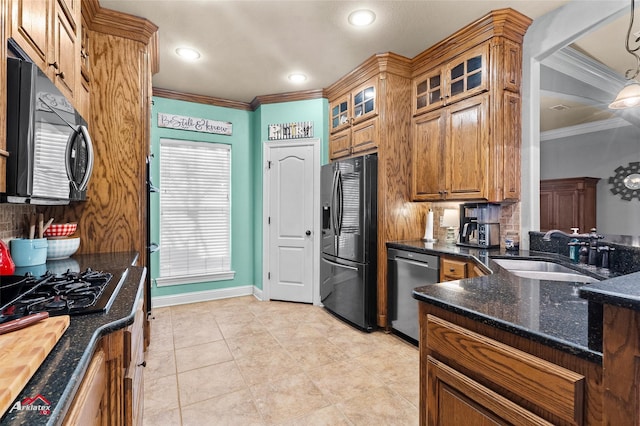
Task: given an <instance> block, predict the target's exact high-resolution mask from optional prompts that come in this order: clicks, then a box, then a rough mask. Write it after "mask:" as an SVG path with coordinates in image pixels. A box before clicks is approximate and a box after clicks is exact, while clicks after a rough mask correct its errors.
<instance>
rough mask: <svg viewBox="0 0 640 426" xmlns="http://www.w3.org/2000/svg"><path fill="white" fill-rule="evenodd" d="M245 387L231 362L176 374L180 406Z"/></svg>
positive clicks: (238, 372)
mask: <svg viewBox="0 0 640 426" xmlns="http://www.w3.org/2000/svg"><path fill="white" fill-rule="evenodd" d="M245 387H246V384H245V382H244V379H243V378H242V375H241V374H240V370H238V367H236V365H235V363H234V362H233V361H229V362H223V363H220V364H215V365H209V366H207V367H202V368H197V369H195V370H189V371H185V372H183V373H178V392H179V395H180V404H182V405H191V404H195V403H197V402H200V401H204V400H206V399H210V398H214V397H216V396H220V395H223V394H225V393H229V392H234V391H237V390H240V389H243V388H245Z"/></svg>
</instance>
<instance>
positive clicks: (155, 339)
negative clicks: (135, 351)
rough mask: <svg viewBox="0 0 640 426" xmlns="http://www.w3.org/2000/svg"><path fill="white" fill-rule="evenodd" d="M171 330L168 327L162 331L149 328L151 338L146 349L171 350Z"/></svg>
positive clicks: (150, 350)
mask: <svg viewBox="0 0 640 426" xmlns="http://www.w3.org/2000/svg"><path fill="white" fill-rule="evenodd" d="M173 347H174V346H173V330H171V329H169V330H166V331H163V332H162V333H160V332H157V331H154V330H153V328H152V329H151V339H150V341H149V347H148V348H147V351H149V352H155V351H160V352H163V351H172V350H173Z"/></svg>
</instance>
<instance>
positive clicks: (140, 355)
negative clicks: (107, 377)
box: [124, 299, 146, 425]
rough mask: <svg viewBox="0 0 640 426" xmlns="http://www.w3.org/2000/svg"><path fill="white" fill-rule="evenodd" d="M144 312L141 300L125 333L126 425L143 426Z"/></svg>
mask: <svg viewBox="0 0 640 426" xmlns="http://www.w3.org/2000/svg"><path fill="white" fill-rule="evenodd" d="M143 322H144V310H143V303H142V299H140V300H139V303H138V308H137V310H136V316H135V320H134V322H133V324H131V325H130V326H129V327H127V329H126V330H125V332H124V339H125V341H124V351H125V354H124V369H125V375H124V401H125V403H124V415H125V424H127V425H141V424H142V410H143V406H144V367H145V366H146V361H145V360H144V331H143Z"/></svg>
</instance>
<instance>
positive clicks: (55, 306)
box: [0, 269, 119, 323]
mask: <svg viewBox="0 0 640 426" xmlns="http://www.w3.org/2000/svg"><path fill="white" fill-rule="evenodd" d="M112 278H113V275H112V274H110V273H108V272H99V271H93V270H91V269H87V270H85V271H83V272H72V271H67V272H65V273H63V274H52V273H50V272H47V273H46V274H44V275H41V276H39V277H34V276H33V275H31V274H26V275H24V276H18V275H12V276H3V277H0V323H3V322H6V321H10V320H13V319H17V318H21V317H23V316H26V315H29V314H34V313H37V312H45V311H46V312H49V315H50V316H56V315H82V314H90V313H96V312H107V311H108V310H109V308H110V307H111V303H112V302H113V299H114V298H115V296H116V294H117V291H118V287H119V282H118V280H113V279H112Z"/></svg>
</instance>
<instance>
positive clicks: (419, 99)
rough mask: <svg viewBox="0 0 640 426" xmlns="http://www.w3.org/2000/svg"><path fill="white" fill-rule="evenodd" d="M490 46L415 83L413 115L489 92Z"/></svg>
mask: <svg viewBox="0 0 640 426" xmlns="http://www.w3.org/2000/svg"><path fill="white" fill-rule="evenodd" d="M488 64H489V45H488V44H484V45H481V46H478V47H477V48H475V49H472V50H471V51H469V52H467V53H464V54H463V55H461V56H458V57H457V58H456V59H454V60H453V61H451V62H448V63H446V64H442V65H440V66H439V67H437V68H434V69H432V70H430V71H427V72H425V73H424V74H421V75H419V76H418V77H416V78H414V79H413V95H412V99H413V107H412V109H413V115H414V116H416V115H419V114H422V113H423V112H427V111H431V110H433V109H437V108H440V107H443V106H445V105H449V104H452V103H454V102H457V101H459V100H461V99H464V98H467V97H469V96H473V95H476V94H478V93H481V92H484V91H486V90H488V88H489V67H488Z"/></svg>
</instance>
